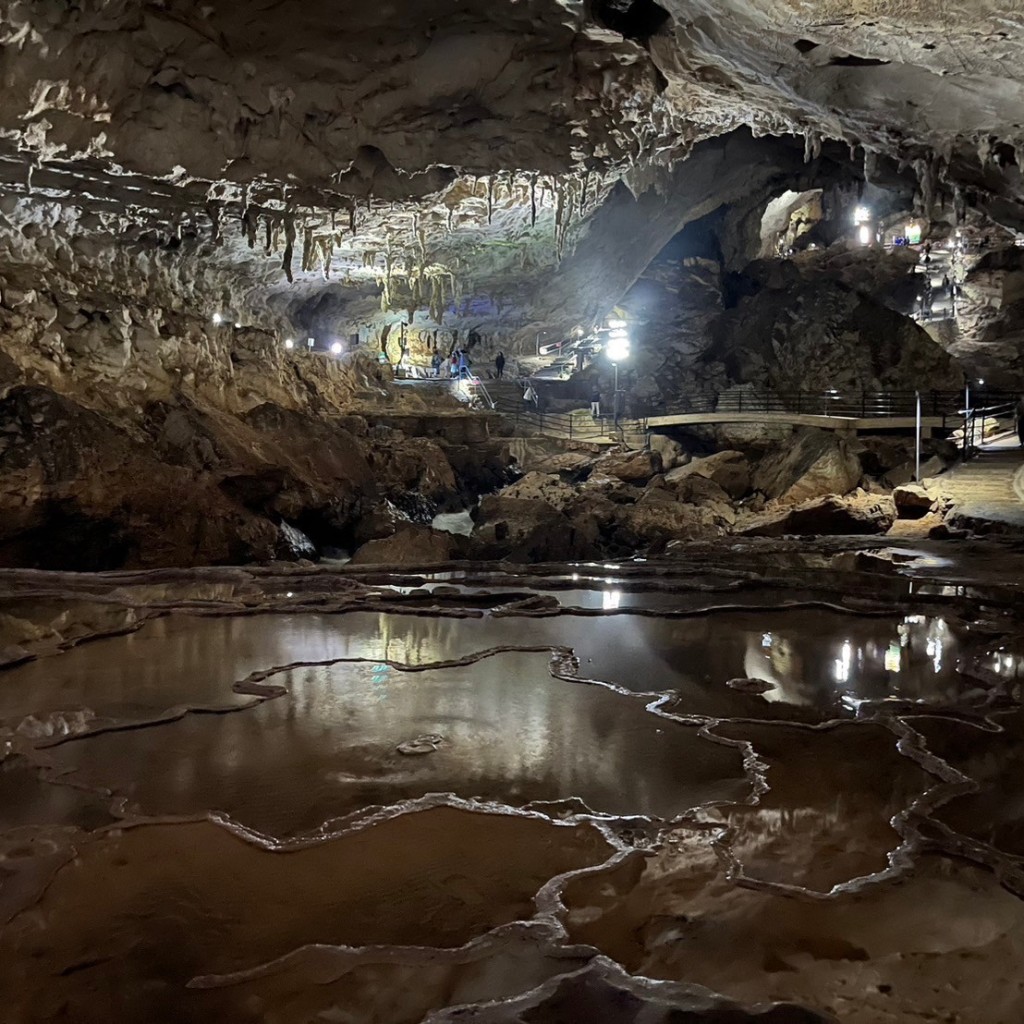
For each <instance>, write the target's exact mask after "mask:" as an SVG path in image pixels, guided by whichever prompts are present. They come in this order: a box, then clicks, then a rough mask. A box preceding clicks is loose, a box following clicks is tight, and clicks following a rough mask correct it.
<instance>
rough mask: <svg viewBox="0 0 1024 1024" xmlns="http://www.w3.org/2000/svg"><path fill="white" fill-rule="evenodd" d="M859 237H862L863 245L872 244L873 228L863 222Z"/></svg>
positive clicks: (861, 242)
mask: <svg viewBox="0 0 1024 1024" xmlns="http://www.w3.org/2000/svg"><path fill="white" fill-rule="evenodd" d="M857 237H858V238H859V239H860V244H861V245H870V244H871V228H869V227H868V226H867V224H861V226H860V230H859V231H858V232H857Z"/></svg>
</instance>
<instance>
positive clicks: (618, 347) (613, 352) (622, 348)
mask: <svg viewBox="0 0 1024 1024" xmlns="http://www.w3.org/2000/svg"><path fill="white" fill-rule="evenodd" d="M605 351H606V352H607V353H608V358H609V359H610V360H611V361H612V362H613V363H622V362H625V361H626V360H627V359H628V358H629V335H628V334H626V332H625V331H623V332H622V333H621V334H619V332H615V333H613V334H612V336H611V337H610V338H609V339H608V345H607V347H606V349H605Z"/></svg>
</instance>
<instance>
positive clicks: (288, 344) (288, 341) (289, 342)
mask: <svg viewBox="0 0 1024 1024" xmlns="http://www.w3.org/2000/svg"><path fill="white" fill-rule="evenodd" d="M284 347H285V348H295V342H294V341H292V339H291V338H285V339H284Z"/></svg>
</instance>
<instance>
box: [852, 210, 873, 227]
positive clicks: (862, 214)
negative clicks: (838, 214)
mask: <svg viewBox="0 0 1024 1024" xmlns="http://www.w3.org/2000/svg"><path fill="white" fill-rule="evenodd" d="M869 220H871V211H870V210H869V209H868V208H867V207H866V206H858V207H857V208H856V209H855V210H854V211H853V223H854V224H867V222H868V221H869Z"/></svg>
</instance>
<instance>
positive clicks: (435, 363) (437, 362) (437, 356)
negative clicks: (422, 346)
mask: <svg viewBox="0 0 1024 1024" xmlns="http://www.w3.org/2000/svg"><path fill="white" fill-rule="evenodd" d="M443 362H444V360H443V359H442V358H441V353H440V352H438V351H437V350H436V349H435V350H434V356H433V358H432V359H431V360H430V365H431V366H432V367H433V368H434V376H435V377H440V376H441V363H443Z"/></svg>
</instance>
